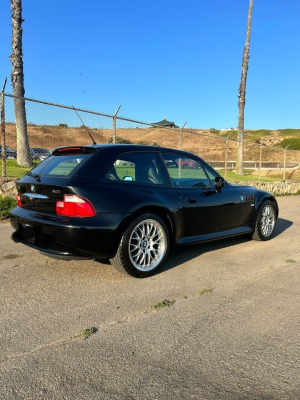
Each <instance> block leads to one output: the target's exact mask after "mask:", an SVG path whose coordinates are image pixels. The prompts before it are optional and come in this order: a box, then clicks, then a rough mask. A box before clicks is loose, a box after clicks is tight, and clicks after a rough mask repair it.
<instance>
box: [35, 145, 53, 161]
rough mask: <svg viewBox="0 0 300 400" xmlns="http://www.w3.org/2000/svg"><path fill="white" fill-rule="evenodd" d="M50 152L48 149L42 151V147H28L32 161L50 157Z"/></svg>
mask: <svg viewBox="0 0 300 400" xmlns="http://www.w3.org/2000/svg"><path fill="white" fill-rule="evenodd" d="M51 154H52V153H51V151H50V150H49V149H44V148H43V147H30V155H31V158H32V160H35V161H43V160H45V159H46V158H47V157H49V156H51Z"/></svg>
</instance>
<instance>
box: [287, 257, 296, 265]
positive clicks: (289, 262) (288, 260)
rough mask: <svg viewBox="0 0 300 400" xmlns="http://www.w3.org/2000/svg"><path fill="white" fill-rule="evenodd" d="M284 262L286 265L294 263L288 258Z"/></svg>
mask: <svg viewBox="0 0 300 400" xmlns="http://www.w3.org/2000/svg"><path fill="white" fill-rule="evenodd" d="M285 262H286V263H288V264H293V263H295V262H296V261H295V260H293V259H292V258H288V259H287V260H285Z"/></svg>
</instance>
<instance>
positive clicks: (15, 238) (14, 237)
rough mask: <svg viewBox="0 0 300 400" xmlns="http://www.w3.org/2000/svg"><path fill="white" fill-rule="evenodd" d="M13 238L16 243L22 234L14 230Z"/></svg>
mask: <svg viewBox="0 0 300 400" xmlns="http://www.w3.org/2000/svg"><path fill="white" fill-rule="evenodd" d="M11 238H12V240H13V241H14V242H15V243H18V242H19V240H20V235H19V233H18V232H14V233H13V234H12V235H11Z"/></svg>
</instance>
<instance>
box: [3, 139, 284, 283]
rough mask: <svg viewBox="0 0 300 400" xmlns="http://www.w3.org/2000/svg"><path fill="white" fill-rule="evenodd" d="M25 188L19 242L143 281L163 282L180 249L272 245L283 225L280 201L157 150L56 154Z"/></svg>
mask: <svg viewBox="0 0 300 400" xmlns="http://www.w3.org/2000/svg"><path fill="white" fill-rule="evenodd" d="M189 166H190V167H189ZM17 190H18V195H17V202H18V206H17V207H16V208H14V209H13V210H12V211H11V212H10V222H11V225H12V227H13V228H14V230H15V231H14V233H13V235H12V238H13V240H14V241H15V242H21V243H24V244H25V245H27V246H30V247H32V248H34V249H37V250H39V251H40V252H42V253H44V254H45V255H49V256H52V257H56V258H60V259H68V260H70V259H77V260H80V259H98V258H100V259H101V258H106V259H107V258H108V259H109V260H110V262H111V264H112V265H113V266H114V267H115V268H116V269H117V270H119V271H120V272H123V273H126V274H129V275H132V276H134V277H148V276H150V275H152V274H154V273H155V272H156V271H157V269H158V268H159V267H160V266H161V264H162V263H163V261H164V260H165V259H166V257H167V255H168V251H169V249H170V247H171V246H183V245H187V244H193V243H201V242H207V241H211V240H215V239H220V238H226V237H231V236H236V235H244V234H248V236H250V237H252V238H253V239H256V240H261V241H265V240H269V239H271V238H272V236H273V234H274V230H275V225H276V220H277V218H278V205H277V202H276V199H275V198H274V196H273V195H271V194H270V193H267V192H264V191H261V190H257V189H255V188H253V187H249V186H239V185H231V184H230V183H228V182H227V181H225V180H224V178H222V177H221V175H220V174H219V173H218V172H216V171H215V170H214V169H213V168H212V167H211V166H210V165H209V164H207V163H206V162H205V161H203V160H202V159H201V158H199V157H198V156H196V155H194V154H191V153H187V152H183V151H179V150H174V149H169V148H162V147H154V146H153V147H151V146H140V145H87V146H71V147H60V148H56V149H55V150H54V151H53V152H52V155H51V156H49V157H48V158H47V159H45V160H43V161H42V162H41V163H40V164H39V165H38V166H36V167H35V168H33V169H32V170H31V171H30V172H28V173H27V174H26V175H25V176H24V177H23V178H21V179H19V180H18V181H17Z"/></svg>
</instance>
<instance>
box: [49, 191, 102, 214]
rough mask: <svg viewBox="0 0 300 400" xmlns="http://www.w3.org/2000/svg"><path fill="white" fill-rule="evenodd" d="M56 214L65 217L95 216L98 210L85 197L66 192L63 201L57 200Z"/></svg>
mask: <svg viewBox="0 0 300 400" xmlns="http://www.w3.org/2000/svg"><path fill="white" fill-rule="evenodd" d="M56 214H57V215H64V216H65V217H80V218H82V217H93V216H94V215H96V210H95V209H94V206H93V205H92V203H91V202H90V201H89V200H87V199H85V198H84V197H80V196H75V195H70V194H65V195H64V200H63V201H57V202H56Z"/></svg>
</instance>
